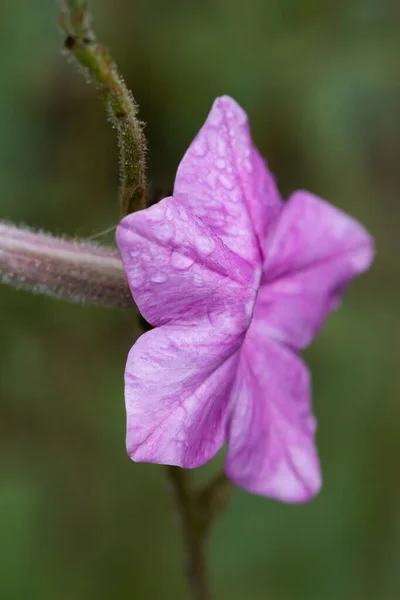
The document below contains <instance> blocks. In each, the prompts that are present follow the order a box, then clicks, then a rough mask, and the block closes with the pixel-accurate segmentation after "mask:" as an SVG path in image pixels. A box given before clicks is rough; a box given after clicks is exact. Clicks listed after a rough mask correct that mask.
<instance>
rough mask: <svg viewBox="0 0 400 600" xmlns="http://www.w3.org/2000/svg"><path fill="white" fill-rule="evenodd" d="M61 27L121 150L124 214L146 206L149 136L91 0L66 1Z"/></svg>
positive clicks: (70, 50) (121, 192)
mask: <svg viewBox="0 0 400 600" xmlns="http://www.w3.org/2000/svg"><path fill="white" fill-rule="evenodd" d="M61 6H62V10H61V14H60V26H61V29H62V31H63V32H64V34H65V36H66V37H65V42H64V47H65V49H66V51H67V52H68V53H69V55H70V56H71V57H73V58H74V59H75V61H76V62H77V63H78V65H79V66H80V67H82V68H83V69H84V72H85V74H86V75H87V77H88V78H89V80H90V81H91V82H92V83H93V84H94V85H95V86H96V87H97V89H98V91H99V95H100V97H101V99H102V101H103V103H104V106H105V109H106V111H107V115H108V118H109V120H110V121H111V124H112V126H113V127H114V128H115V130H116V132H117V137H118V147H119V151H120V157H119V163H120V203H121V213H122V216H124V215H127V214H129V213H131V212H135V211H137V210H139V209H141V208H145V205H146V194H147V191H146V190H147V184H146V174H145V172H146V139H145V137H144V135H143V127H144V124H143V123H142V122H141V121H140V120H139V118H138V106H137V104H136V102H135V100H134V98H133V96H132V94H131V92H130V91H129V90H128V88H127V87H126V85H125V83H124V81H123V79H122V77H121V76H120V74H119V73H118V69H117V67H116V65H115V63H114V61H113V60H112V58H111V56H110V53H109V51H108V50H107V48H106V47H105V46H104V45H103V44H101V43H99V42H98V41H97V40H96V36H95V33H94V31H93V29H92V27H91V15H90V13H89V7H88V0H63V1H62V2H61Z"/></svg>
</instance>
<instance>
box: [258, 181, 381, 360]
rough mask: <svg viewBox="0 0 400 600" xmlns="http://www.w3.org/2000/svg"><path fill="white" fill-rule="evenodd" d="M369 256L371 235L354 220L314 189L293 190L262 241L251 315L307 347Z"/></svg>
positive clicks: (291, 341) (275, 334) (286, 338)
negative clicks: (260, 272) (257, 287)
mask: <svg viewBox="0 0 400 600" xmlns="http://www.w3.org/2000/svg"><path fill="white" fill-rule="evenodd" d="M372 259H373V241H372V238H371V237H370V236H369V234H368V233H367V232H366V231H365V229H364V228H363V227H362V226H361V225H360V224H359V223H358V222H357V221H355V220H354V219H352V218H351V217H349V216H347V215H346V214H344V213H343V212H341V211H340V210H338V209H336V208H335V207H333V206H332V205H330V204H328V203H327V202H325V201H324V200H321V199H320V198H317V197H316V196H313V195H312V194H309V193H307V192H296V193H295V194H293V196H292V197H291V198H290V199H289V201H288V202H287V204H286V205H285V208H284V210H283V211H282V213H281V216H280V219H279V221H278V224H277V227H276V229H275V231H274V232H273V234H272V235H271V237H270V238H269V240H268V241H267V244H266V261H265V263H264V273H263V277H262V280H261V286H260V290H259V292H258V296H257V302H256V305H255V309H254V314H253V318H254V321H255V322H256V323H257V327H259V328H262V329H264V330H266V329H268V331H269V333H270V335H271V336H272V337H274V338H275V339H277V340H279V341H281V342H283V343H286V344H288V345H289V346H291V347H293V348H295V349H302V348H305V347H306V346H307V345H308V344H309V343H310V341H311V340H312V338H313V337H314V336H315V334H316V333H317V332H318V330H319V329H320V327H321V325H322V324H323V321H324V319H325V318H326V317H327V315H328V314H329V313H330V312H331V311H332V310H334V309H335V308H337V306H338V305H339V303H340V299H341V294H342V292H343V290H344V289H345V287H346V286H347V285H348V284H349V283H350V282H351V280H352V279H354V278H355V277H356V276H357V275H359V274H360V273H362V272H363V271H365V270H366V269H367V268H368V267H369V266H370V264H371V262H372Z"/></svg>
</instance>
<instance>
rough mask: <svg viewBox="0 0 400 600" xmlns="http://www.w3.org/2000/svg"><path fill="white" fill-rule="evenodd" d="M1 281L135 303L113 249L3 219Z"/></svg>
mask: <svg viewBox="0 0 400 600" xmlns="http://www.w3.org/2000/svg"><path fill="white" fill-rule="evenodd" d="M0 281H1V282H3V283H5V284H7V285H11V286H12V287H16V288H22V289H26V290H29V291H31V292H37V293H40V294H45V295H47V296H55V297H57V298H61V299H65V300H71V301H73V302H82V303H85V304H102V305H105V306H111V307H117V308H133V307H134V302H133V300H132V296H131V293H130V290H129V287H128V284H127V281H126V276H125V273H124V269H123V266H122V262H121V259H120V257H119V254H118V251H117V250H114V249H112V248H107V247H104V246H100V245H97V244H93V243H90V242H85V241H79V240H67V239H64V238H58V237H53V236H52V235H49V234H45V233H42V232H34V231H32V230H30V229H27V228H25V227H16V226H14V225H11V224H7V223H3V222H0Z"/></svg>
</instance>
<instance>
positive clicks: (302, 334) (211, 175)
mask: <svg viewBox="0 0 400 600" xmlns="http://www.w3.org/2000/svg"><path fill="white" fill-rule="evenodd" d="M117 242H118V246H119V250H120V253H121V257H122V260H123V263H124V268H125V271H126V274H127V278H128V282H129V285H130V287H131V290H132V294H133V297H134V299H135V301H136V303H137V305H138V307H139V310H140V312H141V313H142V315H143V316H144V318H145V319H146V320H147V321H148V322H149V323H151V325H153V326H154V329H153V330H151V331H149V332H148V333H145V334H144V335H142V336H141V337H140V338H139V340H138V341H137V342H136V343H135V345H134V346H133V348H132V349H131V351H130V353H129V357H128V362H127V366H126V373H125V398H126V409H127V419H128V426H127V449H128V453H129V455H130V457H131V458H132V459H133V460H135V461H139V462H142V461H144V462H152V463H162V464H168V465H179V466H181V467H185V468H193V467H199V466H200V465H203V464H204V463H205V462H207V461H209V460H210V459H211V458H212V457H213V456H214V455H215V454H216V452H218V450H219V449H220V448H221V446H222V445H223V444H224V442H225V441H226V440H227V442H228V451H227V458H226V467H225V468H226V473H227V475H228V477H229V478H230V479H231V480H232V481H233V482H235V483H236V484H237V485H239V486H241V487H243V488H245V489H246V490H248V491H250V492H254V493H257V494H263V495H265V496H270V497H273V498H277V499H280V500H283V501H285V502H301V501H305V500H308V499H309V498H311V497H312V496H313V495H315V494H316V493H317V492H318V490H319V488H320V486H321V477H320V468H319V461H318V455H317V451H316V448H315V441H314V435H315V429H316V422H315V418H314V416H313V415H312V412H311V404H310V402H311V401H310V377H309V373H308V370H307V367H306V366H305V364H304V363H303V361H302V360H301V358H300V357H299V355H298V351H300V350H302V349H303V348H305V347H306V346H307V345H308V344H309V343H310V341H311V340H312V339H313V337H314V336H315V335H316V333H317V332H318V331H319V329H320V327H321V326H322V324H323V321H324V319H325V318H326V317H327V315H328V314H329V313H330V312H331V311H332V310H334V309H335V308H337V306H338V305H339V303H340V297H341V294H342V292H343V290H344V288H345V287H346V286H347V284H348V283H349V282H350V281H351V280H352V279H353V278H354V277H356V276H357V275H358V274H360V273H362V272H363V271H365V270H366V269H367V268H368V266H369V265H370V263H371V261H372V257H373V242H372V239H371V237H370V236H369V235H368V233H367V232H366V231H365V230H364V229H363V227H362V226H361V225H360V224H359V223H357V222H356V221H355V220H353V219H352V218H350V217H348V216H346V215H345V214H343V213H342V212H340V211H339V210H337V209H336V208H334V207H333V206H331V205H330V204H328V203H327V202H325V201H324V200H321V199H320V198H317V197H316V196H313V195H312V194H310V193H308V192H295V193H294V194H293V195H292V196H291V197H290V198H289V200H288V201H287V202H282V200H281V198H280V196H279V192H278V190H277V188H276V186H275V182H274V179H273V177H272V176H271V174H270V173H269V171H268V169H267V167H266V165H265V163H264V161H263V160H262V158H261V156H260V155H259V153H258V151H257V150H256V148H255V147H254V146H253V144H252V141H251V138H250V133H249V127H248V123H247V118H246V114H245V113H244V111H243V110H242V109H241V108H240V107H239V106H238V105H237V104H236V103H235V102H234V101H233V100H232V99H231V98H228V97H222V98H218V99H217V100H216V101H215V103H214V106H213V108H212V110H211V112H210V114H209V116H208V118H207V121H206V123H205V124H204V126H203V128H202V129H201V131H200V132H199V134H198V135H197V137H196V138H195V140H194V141H193V143H192V144H191V145H190V147H189V149H188V151H187V153H186V154H185V156H184V158H183V160H182V162H181V164H180V166H179V168H178V172H177V176H176V181H175V188H174V193H173V197H171V198H165V199H164V200H162V201H161V202H160V203H158V204H157V205H155V206H152V207H151V208H148V209H147V210H143V211H141V212H138V213H135V214H131V215H129V216H128V217H126V218H124V219H123V220H122V222H121V223H120V225H119V227H118V230H117Z"/></svg>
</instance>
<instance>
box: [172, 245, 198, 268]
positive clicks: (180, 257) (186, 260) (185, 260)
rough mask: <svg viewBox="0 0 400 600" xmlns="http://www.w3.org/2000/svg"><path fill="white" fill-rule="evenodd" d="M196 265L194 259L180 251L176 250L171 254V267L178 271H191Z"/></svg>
mask: <svg viewBox="0 0 400 600" xmlns="http://www.w3.org/2000/svg"><path fill="white" fill-rule="evenodd" d="M193 263H194V259H193V258H192V257H190V256H187V255H186V254H182V252H180V251H179V250H174V251H173V252H172V254H171V266H172V267H174V269H178V271H185V270H186V269H189V268H190V267H191V266H192V264H193Z"/></svg>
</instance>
